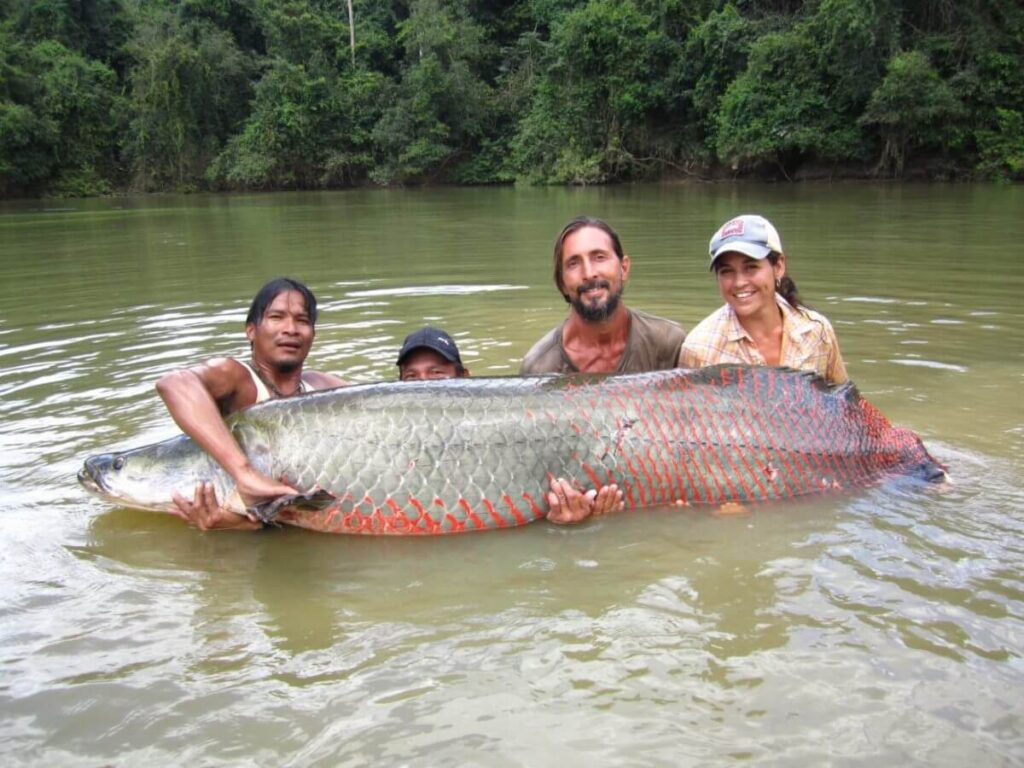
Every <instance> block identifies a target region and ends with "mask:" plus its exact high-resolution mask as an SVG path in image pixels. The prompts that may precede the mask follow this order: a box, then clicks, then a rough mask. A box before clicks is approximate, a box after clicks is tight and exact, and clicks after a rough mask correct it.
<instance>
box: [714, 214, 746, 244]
mask: <svg viewBox="0 0 1024 768" xmlns="http://www.w3.org/2000/svg"><path fill="white" fill-rule="evenodd" d="M742 234H743V219H733V220H732V221H727V222H726V223H725V224H723V225H722V230H721V231H720V232H719V233H718V236H719V237H720V238H721V239H723V240H724V239H725V238H727V237H732V236H733V235H742Z"/></svg>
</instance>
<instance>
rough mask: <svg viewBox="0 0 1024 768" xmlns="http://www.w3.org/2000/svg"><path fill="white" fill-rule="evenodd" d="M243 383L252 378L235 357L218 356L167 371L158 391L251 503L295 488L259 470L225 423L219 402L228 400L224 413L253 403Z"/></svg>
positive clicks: (187, 431)
mask: <svg viewBox="0 0 1024 768" xmlns="http://www.w3.org/2000/svg"><path fill="white" fill-rule="evenodd" d="M247 386H252V382H251V379H250V378H249V374H248V373H247V372H246V370H245V368H244V367H243V366H242V365H241V364H240V363H239V362H238V361H236V360H231V359H230V358H217V359H215V360H210V361H208V362H206V363H203V364H202V365H199V366H195V367H193V368H183V369H180V370H177V371H172V372H171V373H168V374H167V375H165V376H163V377H162V378H161V379H160V380H159V381H158V382H157V384H156V390H157V392H158V393H159V394H160V397H161V398H162V399H163V401H164V404H165V405H166V406H167V410H168V411H169V412H170V414H171V417H172V418H173V419H174V422H175V423H176V424H177V425H178V426H179V427H180V428H181V431H182V432H184V433H185V434H186V435H188V436H189V437H191V438H192V439H193V440H195V441H196V443H197V444H198V445H199V446H200V447H201V448H202V449H203V450H204V451H206V452H207V453H208V454H210V456H212V457H213V459H214V460H215V461H216V462H217V463H218V464H220V465H221V466H222V467H223V468H224V470H225V471H226V472H227V473H228V474H229V475H231V477H232V478H233V479H234V481H235V484H236V486H237V488H238V492H239V494H240V495H241V497H242V500H243V501H244V502H245V503H246V504H251V503H252V502H253V501H256V500H258V499H266V498H274V497H277V496H282V495H285V494H291V493H295V489H293V488H291V487H290V486H287V485H284V484H283V483H279V482H277V481H275V480H272V479H270V478H269V477H266V476H265V475H263V474H261V473H259V472H257V471H256V470H255V469H254V468H253V466H252V465H251V464H250V463H249V459H248V457H247V456H246V455H245V453H244V452H243V451H242V449H241V448H240V447H239V445H238V443H237V442H236V440H235V438H234V437H233V436H232V434H231V432H230V431H229V430H228V428H227V425H225V423H224V418H223V415H222V414H221V410H220V408H219V407H218V406H217V402H218V401H221V402H224V403H227V410H228V412H230V411H233V410H238V409H239V408H241V407H244V406H246V405H251V404H252V402H253V401H254V400H255V397H254V392H253V393H247V392H245V391H243V388H244V387H247ZM247 395H248V396H247ZM246 401H248V402H246Z"/></svg>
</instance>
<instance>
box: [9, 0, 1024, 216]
mask: <svg viewBox="0 0 1024 768" xmlns="http://www.w3.org/2000/svg"><path fill="white" fill-rule="evenodd" d="M739 175H743V176H756V177H759V178H779V179H795V178H809V177H815V176H843V177H853V176H860V177H871V176H873V177H895V178H953V179H959V178H965V179H966V178H996V179H1004V180H1021V179H1024V5H1022V4H1021V3H1020V2H1019V0H966V1H964V2H954V0H928V1H926V0H907V1H905V2H900V1H899V0H802V1H798V0H733V1H732V2H719V1H712V0H507V1H505V2H502V1H501V0H175V1H174V2H171V0H0V196H3V197H13V196H26V195H40V194H47V195H65V196H73V195H93V194H104V193H110V192H114V191H122V190H143V191H144V190H200V189H224V190H236V189H315V188H332V187H344V186H354V185H361V184H385V185H387V184H428V183H448V184H495V183H514V182H519V183H534V184H597V183H608V182H616V181H625V180H632V179H655V178H665V177H683V176H695V177H700V178H723V177H734V176H739Z"/></svg>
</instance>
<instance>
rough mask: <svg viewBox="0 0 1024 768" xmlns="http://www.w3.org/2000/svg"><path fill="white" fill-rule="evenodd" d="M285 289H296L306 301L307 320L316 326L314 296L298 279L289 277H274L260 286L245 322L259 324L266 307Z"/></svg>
mask: <svg viewBox="0 0 1024 768" xmlns="http://www.w3.org/2000/svg"><path fill="white" fill-rule="evenodd" d="M285 291H297V292H298V293H300V294H302V299H303V301H305V302H306V312H308V313H309V322H310V324H312V325H313V326H316V296H314V295H313V292H312V291H311V290H309V288H307V287H306V286H305V285H303V284H302V283H300V282H299V281H298V280H292V279H291V278H290V277H277V278H274V279H273V280H271V281H270V282H269V283H267V284H266V285H264V286H263V287H262V288H260V290H259V292H258V293H257V294H256V297H255V298H254V299H253V300H252V304H251V305H250V306H249V314H248V315H246V318H245V324H246V325H249V324H250V323H252V324H253V325H259V324H260V323H261V322H263V315H265V314H266V313H267V307H269V306H270V305H271V304H273V303H274V299H276V298H277V296H278V294H280V293H284V292H285Z"/></svg>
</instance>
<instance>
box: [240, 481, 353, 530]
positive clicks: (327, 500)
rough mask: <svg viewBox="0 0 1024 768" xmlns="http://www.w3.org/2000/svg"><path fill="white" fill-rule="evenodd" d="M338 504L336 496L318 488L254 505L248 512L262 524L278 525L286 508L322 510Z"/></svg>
mask: <svg viewBox="0 0 1024 768" xmlns="http://www.w3.org/2000/svg"><path fill="white" fill-rule="evenodd" d="M337 502H338V499H337V497H335V496H334V494H332V493H329V492H327V491H325V490H322V489H320V488H317V489H315V490H312V491H307V492H306V493H293V494H289V495H287V496H278V497H277V498H276V499H271V500H270V501H263V502H260V503H259V504H254V505H253V506H251V507H249V508H248V509H247V510H246V511H247V512H249V513H250V514H251V515H253V516H254V517H255V518H256V519H257V520H259V521H260V522H262V523H270V524H276V520H277V515H278V513H279V512H280V511H281V510H282V509H284V508H285V507H291V508H292V509H306V510H320V509H326V508H327V507H329V506H331V505H332V504H336V503H337Z"/></svg>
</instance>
